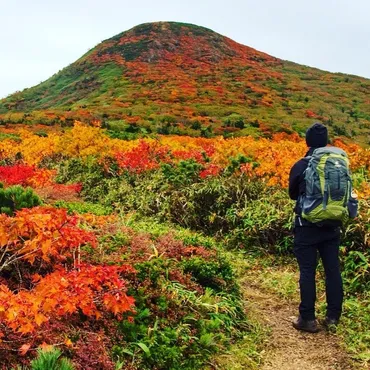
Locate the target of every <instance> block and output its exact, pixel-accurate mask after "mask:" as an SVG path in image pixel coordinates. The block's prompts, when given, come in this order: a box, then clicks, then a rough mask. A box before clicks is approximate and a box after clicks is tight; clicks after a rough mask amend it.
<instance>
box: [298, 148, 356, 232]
mask: <svg viewBox="0 0 370 370" xmlns="http://www.w3.org/2000/svg"><path fill="white" fill-rule="evenodd" d="M308 159H309V162H308V166H307V169H306V170H305V173H304V176H305V181H306V191H305V194H303V195H302V197H301V199H300V206H301V209H302V218H303V219H305V220H307V221H309V222H312V223H314V224H317V225H319V226H341V225H343V224H345V223H346V222H347V221H348V219H349V218H354V217H356V216H357V207H358V202H357V200H356V199H354V198H353V197H352V179H351V172H350V170H349V160H348V157H347V154H346V152H345V151H344V150H342V149H340V148H336V147H323V148H317V149H315V150H314V151H313V153H312V156H310V157H308Z"/></svg>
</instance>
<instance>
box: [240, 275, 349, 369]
mask: <svg viewBox="0 0 370 370" xmlns="http://www.w3.org/2000/svg"><path fill="white" fill-rule="evenodd" d="M248 280H249V279H246V281H244V282H243V287H244V294H245V299H246V300H247V302H248V306H249V307H248V309H249V311H250V313H251V314H252V315H253V316H255V318H257V319H258V321H260V322H261V323H262V324H263V325H265V326H267V327H269V328H270V330H271V332H270V334H269V338H268V341H267V343H266V345H265V346H264V347H265V350H264V354H263V365H261V367H260V368H261V369H262V370H347V369H355V367H354V365H353V364H352V362H351V361H350V359H349V357H348V356H347V355H346V354H345V352H344V351H343V350H342V349H341V348H340V346H339V339H338V338H337V337H336V336H335V335H334V334H328V333H327V332H326V331H325V330H324V329H322V330H321V331H320V332H319V333H316V334H310V333H302V332H299V331H297V330H295V329H294V328H293V327H292V324H291V321H292V319H294V317H295V315H296V313H297V304H296V303H293V302H287V301H285V300H283V299H281V298H280V297H278V296H277V295H276V294H274V293H270V292H268V291H266V290H263V289H261V288H260V287H259V286H257V285H256V283H255V282H253V281H248Z"/></svg>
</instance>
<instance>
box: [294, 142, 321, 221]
mask: <svg viewBox="0 0 370 370" xmlns="http://www.w3.org/2000/svg"><path fill="white" fill-rule="evenodd" d="M315 149H316V148H310V149H309V150H308V152H307V153H306V155H305V156H304V158H301V159H300V160H299V161H298V162H296V163H295V164H294V165H293V167H292V168H291V170H290V174H289V197H290V198H291V199H293V200H296V201H297V202H296V205H295V207H294V212H295V213H296V215H297V217H296V220H295V226H311V227H313V226H315V225H314V224H312V223H311V222H309V221H306V220H304V219H302V218H301V217H300V215H301V213H302V210H301V208H300V206H299V204H298V198H299V196H300V195H302V194H304V193H305V190H306V181H305V179H304V171H305V170H306V168H307V166H308V162H309V156H311V155H312V153H313V151H314V150H315Z"/></svg>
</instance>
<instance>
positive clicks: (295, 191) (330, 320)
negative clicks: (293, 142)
mask: <svg viewBox="0 0 370 370" xmlns="http://www.w3.org/2000/svg"><path fill="white" fill-rule="evenodd" d="M306 144H307V146H308V147H309V150H308V151H307V153H306V155H305V157H304V158H302V159H300V160H299V161H298V162H296V163H295V164H294V165H293V167H292V169H291V171H290V175H289V196H290V198H291V199H293V200H296V205H295V208H294V211H295V214H296V216H295V222H294V249H293V251H294V254H295V256H296V258H297V262H298V265H299V270H300V279H299V286H300V295H301V303H300V305H299V316H298V318H297V319H296V320H295V321H294V322H293V327H294V328H295V329H297V330H303V331H308V332H311V333H315V332H317V331H319V328H318V324H317V321H316V316H315V301H316V284H315V275H316V267H317V261H318V252H319V254H320V257H321V259H322V262H323V266H324V270H325V275H326V281H325V283H326V301H327V311H326V318H325V320H324V321H323V322H322V324H323V325H324V326H325V327H327V328H329V327H330V326H332V325H337V324H338V322H339V318H340V316H341V313H342V303H343V284H342V277H341V273H340V266H339V244H340V227H341V225H342V223H343V222H346V220H348V218H349V217H355V216H356V215H357V200H356V199H354V193H352V181H351V178H350V173H349V168H348V166H349V162H348V158H347V155H346V153H345V152H344V151H343V150H341V149H339V148H335V147H327V144H328V131H327V128H326V127H325V126H324V125H322V124H321V123H315V124H313V125H312V126H311V127H309V128H308V130H307V132H306Z"/></svg>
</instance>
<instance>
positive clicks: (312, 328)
mask: <svg viewBox="0 0 370 370" xmlns="http://www.w3.org/2000/svg"><path fill="white" fill-rule="evenodd" d="M293 327H294V328H295V329H297V330H302V331H307V332H309V333H317V332H318V331H319V328H318V326H317V322H316V320H303V319H302V317H301V316H298V318H297V319H296V320H294V321H293Z"/></svg>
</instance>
